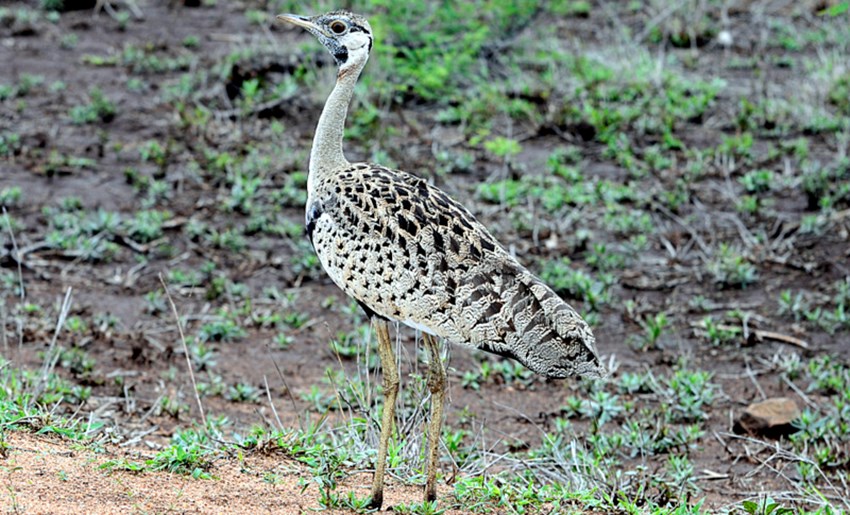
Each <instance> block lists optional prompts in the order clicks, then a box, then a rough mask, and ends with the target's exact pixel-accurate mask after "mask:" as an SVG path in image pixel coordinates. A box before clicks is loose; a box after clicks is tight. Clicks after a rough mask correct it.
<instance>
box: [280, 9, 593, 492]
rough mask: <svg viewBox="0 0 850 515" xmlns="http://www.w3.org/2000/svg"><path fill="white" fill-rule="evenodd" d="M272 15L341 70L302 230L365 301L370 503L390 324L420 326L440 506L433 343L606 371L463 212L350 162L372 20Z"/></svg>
mask: <svg viewBox="0 0 850 515" xmlns="http://www.w3.org/2000/svg"><path fill="white" fill-rule="evenodd" d="M277 19H278V20H280V21H282V22H286V23H289V24H292V25H296V26H298V27H302V28H303V29H306V30H307V31H308V32H309V33H310V34H312V35H313V36H315V37H316V38H317V39H318V40H319V42H320V43H321V44H322V45H323V46H324V47H325V48H326V49H327V50H328V51H329V52H330V54H331V56H332V57H333V60H334V62H335V64H336V67H337V77H336V83H335V85H334V88H333V90H332V91H331V93H330V95H329V97H328V99H327V101H326V103H325V105H324V108H323V109H322V113H321V115H320V116H319V121H318V125H317V126H316V131H315V133H314V137H313V144H312V148H311V150H310V160H309V165H308V174H307V202H306V217H305V224H306V225H305V232H306V235H307V237H308V239H309V240H310V243H311V244H312V246H313V249H314V251H315V252H316V254H317V256H318V258H319V261H320V262H321V265H322V267H323V268H324V270H325V271H326V273H327V275H328V276H330V279H331V280H332V281H333V282H334V283H335V284H336V285H337V286H338V287H339V288H340V289H341V290H342V291H343V292H344V293H345V294H347V295H348V296H349V297H352V298H353V299H354V300H356V301H357V303H358V304H360V306H361V307H362V308H363V310H364V311H365V312H366V314H367V315H368V317H369V319H370V322H371V324H372V325H373V327H374V332H375V334H376V335H377V339H378V354H379V356H380V361H381V368H382V374H383V377H382V386H383V391H384V410H383V414H382V417H381V429H380V438H379V443H378V455H377V461H376V463H375V473H374V476H373V480H372V488H371V498H370V502H369V506H370V508H374V509H380V508H381V506H382V504H383V491H384V490H383V489H384V472H385V467H386V458H387V445H388V443H389V439H390V436H391V434H392V426H393V421H394V419H395V404H396V397H397V395H398V390H399V374H398V369H397V365H396V359H395V356H394V353H393V350H392V346H391V343H390V335H389V323H390V322H398V323H401V324H404V325H405V326H408V327H410V328H413V329H416V330H418V331H420V332H421V334H422V340H423V343H424V345H425V347H426V348H427V352H428V355H429V364H428V377H427V386H428V390H429V392H430V394H431V395H430V397H431V413H430V420H429V421H428V424H427V433H428V434H427V436H428V440H427V449H426V454H425V456H426V467H427V474H426V480H425V491H424V499H425V501H435V500H436V498H437V490H436V477H437V462H438V455H437V448H438V444H439V438H440V430H441V427H442V419H443V405H444V402H445V392H446V386H447V382H446V371H445V367H444V365H443V362H442V359H441V356H440V347H439V344H438V338H441V339H443V340H445V341H448V342H450V343H452V344H458V345H465V346H467V347H472V348H475V349H482V350H484V351H487V352H490V353H494V354H497V355H501V356H504V357H508V358H512V359H515V360H517V361H519V362H520V363H522V364H523V365H525V366H526V367H527V368H529V369H530V370H532V371H534V372H536V373H538V374H541V375H543V376H546V377H551V378H565V377H569V376H583V377H589V378H601V377H604V376H605V375H606V374H607V372H606V368H605V366H604V365H603V363H602V361H601V359H600V355H599V353H598V352H597V350H596V340H595V338H594V336H593V332H592V330H591V328H590V326H589V325H588V324H587V323H586V322H585V320H584V319H582V317H581V316H580V315H579V314H578V313H577V312H576V310H575V309H573V307H572V306H570V305H569V304H568V303H567V302H565V301H564V300H562V299H561V298H560V297H559V296H558V295H557V294H556V293H555V292H554V291H553V290H552V289H551V288H549V287H548V286H547V285H546V284H544V283H543V281H541V280H540V279H539V278H537V277H536V276H534V275H533V274H532V273H531V272H530V271H528V270H527V269H526V268H525V267H524V266H523V265H522V264H520V263H519V262H518V261H517V259H516V258H515V257H513V256H512V255H511V254H510V253H509V252H508V251H507V250H506V249H505V248H504V247H503V246H502V245H501V244H500V243H499V242H498V241H497V240H496V239H495V238H494V237H493V236H492V235H491V234H490V232H489V231H488V230H487V228H486V227H485V226H484V225H482V224H481V223H480V222H479V221H478V220H477V219H476V218H475V216H473V214H472V213H471V212H470V211H469V210H468V209H467V208H466V207H464V206H463V205H462V204H461V203H459V202H458V201H456V200H454V199H453V198H452V197H450V196H449V195H447V194H446V193H444V192H443V191H442V190H440V189H439V188H437V187H436V186H434V185H432V184H430V183H429V182H428V181H426V180H424V179H422V178H421V177H419V176H417V175H414V174H411V173H408V172H404V171H401V170H394V169H391V168H388V167H385V166H381V165H379V164H374V163H365V162H358V163H351V162H349V161H348V160H347V159H346V158H345V155H344V153H343V131H344V127H345V119H346V115H347V112H348V109H349V105H350V103H351V99H352V97H353V95H354V87H355V84H356V82H357V80H358V78H359V77H360V74H361V72H362V71H363V68H364V67H365V65H366V62H367V61H368V59H369V54H370V52H371V50H372V45H373V42H374V36H373V32H372V28H371V26H370V25H369V22H368V20H367V19H366V18H365V17H363V16H361V15H358V14H353V13H351V12H348V11H343V10H337V11H332V12H328V13H325V14H320V15H315V16H301V15H296V14H281V15H279V16H277Z"/></svg>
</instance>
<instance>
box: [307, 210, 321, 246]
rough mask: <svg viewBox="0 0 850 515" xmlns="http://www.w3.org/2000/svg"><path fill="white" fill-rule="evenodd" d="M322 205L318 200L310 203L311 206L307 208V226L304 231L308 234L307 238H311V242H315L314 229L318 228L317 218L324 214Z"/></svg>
mask: <svg viewBox="0 0 850 515" xmlns="http://www.w3.org/2000/svg"><path fill="white" fill-rule="evenodd" d="M322 212H323V211H322V205H321V204H319V203H318V202H313V203H312V204H310V208H309V209H307V226H306V227H305V228H304V232H305V233H306V234H307V239H308V240H310V244H311V245H312V244H313V231H314V230H315V229H316V220H318V219H319V217H320V216H322Z"/></svg>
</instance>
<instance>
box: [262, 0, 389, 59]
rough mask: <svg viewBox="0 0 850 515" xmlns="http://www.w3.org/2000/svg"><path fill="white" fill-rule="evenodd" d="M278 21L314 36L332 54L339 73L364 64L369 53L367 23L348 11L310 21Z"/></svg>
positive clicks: (293, 16)
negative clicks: (355, 65)
mask: <svg viewBox="0 0 850 515" xmlns="http://www.w3.org/2000/svg"><path fill="white" fill-rule="evenodd" d="M277 19H278V20H281V21H285V22H287V23H291V24H293V25H298V26H299V27H303V28H305V29H307V31H309V32H310V34H312V35H314V36H316V37H317V38H318V39H319V41H320V42H321V43H322V44H323V45H325V48H327V49H328V51H329V52H330V53H331V55H332V56H333V58H334V60H335V61H336V64H337V66H339V67H340V71H343V70H345V69H346V68H347V67H349V66H351V65H353V64H354V63H365V61H366V59H368V58H369V51H370V50H372V27H370V26H369V22H368V21H366V18H364V17H362V16H358V15H356V14H353V13H350V12H348V11H333V12H329V13H327V14H320V15H318V16H309V17H308V16H298V15H296V14H281V15H279V16H278V17H277Z"/></svg>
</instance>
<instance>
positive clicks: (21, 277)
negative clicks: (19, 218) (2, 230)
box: [3, 206, 26, 300]
mask: <svg viewBox="0 0 850 515" xmlns="http://www.w3.org/2000/svg"><path fill="white" fill-rule="evenodd" d="M3 219H4V220H6V230H7V231H9V238H11V239H12V250H13V251H14V252H15V263H17V265H18V286H19V288H20V290H21V291H20V292H19V293H20V295H21V300H24V298H25V297H26V290H24V272H23V265H21V261H22V260H23V257H22V256H21V253H20V251H19V250H18V241H17V240H16V239H15V231H13V230H12V220H11V219H10V218H9V213H8V212H7V211H6V206H3Z"/></svg>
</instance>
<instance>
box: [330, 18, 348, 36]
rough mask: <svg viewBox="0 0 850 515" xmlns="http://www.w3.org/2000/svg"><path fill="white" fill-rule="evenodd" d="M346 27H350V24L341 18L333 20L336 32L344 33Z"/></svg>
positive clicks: (333, 27) (333, 29) (332, 28)
mask: <svg viewBox="0 0 850 515" xmlns="http://www.w3.org/2000/svg"><path fill="white" fill-rule="evenodd" d="M346 29H348V25H346V24H345V22H342V21H339V20H337V21H334V22H331V30H332V31H333V33H334V34H342V33H343V32H345V31H346Z"/></svg>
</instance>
